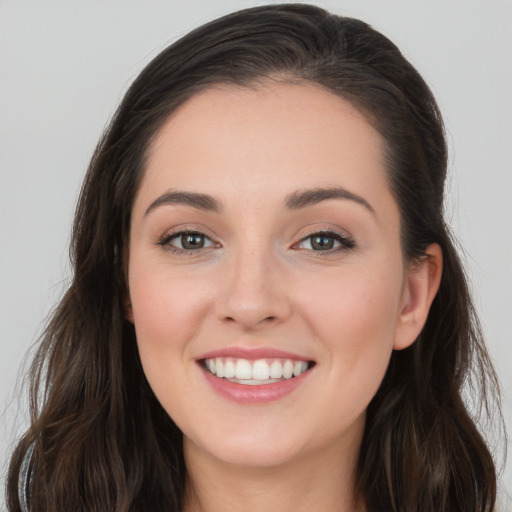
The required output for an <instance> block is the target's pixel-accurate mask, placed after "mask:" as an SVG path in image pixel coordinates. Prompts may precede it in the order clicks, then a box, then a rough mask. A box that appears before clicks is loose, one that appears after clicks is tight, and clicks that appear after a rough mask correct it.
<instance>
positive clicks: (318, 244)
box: [311, 236, 334, 251]
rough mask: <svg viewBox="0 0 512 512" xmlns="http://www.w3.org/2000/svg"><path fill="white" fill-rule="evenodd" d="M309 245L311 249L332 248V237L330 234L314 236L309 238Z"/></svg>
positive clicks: (324, 249)
mask: <svg viewBox="0 0 512 512" xmlns="http://www.w3.org/2000/svg"><path fill="white" fill-rule="evenodd" d="M311 246H312V247H313V249H316V250H319V251H326V250H328V249H332V248H333V246H334V239H333V238H332V236H314V237H313V239H312V240H311Z"/></svg>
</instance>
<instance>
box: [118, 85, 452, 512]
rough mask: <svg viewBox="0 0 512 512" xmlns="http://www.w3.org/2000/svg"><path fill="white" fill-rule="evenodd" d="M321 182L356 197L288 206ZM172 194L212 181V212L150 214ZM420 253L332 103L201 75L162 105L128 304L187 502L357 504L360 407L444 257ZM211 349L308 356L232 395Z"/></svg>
mask: <svg viewBox="0 0 512 512" xmlns="http://www.w3.org/2000/svg"><path fill="white" fill-rule="evenodd" d="M325 187H342V188H343V189H344V190H346V191H349V192H350V193H352V194H355V195H357V196H358V197H359V198H362V199H363V200H364V201H365V202H366V203H367V205H364V204H361V202H359V201H356V200H353V199H347V198H333V199H328V200H324V201H321V202H319V203H317V204H311V205H308V206H305V207H303V208H293V209H290V208H286V206H285V200H286V198H287V197H289V196H290V195H291V194H293V193H295V192H296V191H302V190H305V189H316V188H325ZM170 190H172V191H176V190H179V191H187V192H195V193H201V194H208V195H210V196H212V197H213V198H215V200H216V201H218V202H219V203H220V204H221V205H222V206H221V210H220V211H219V212H213V211H205V210H203V209H200V208H195V207H193V206H191V205H187V204H160V205H158V206H156V207H153V208H151V209H150V211H148V208H149V207H150V205H152V204H153V203H154V201H155V200H157V199H158V198H159V197H161V196H162V194H165V193H166V192H168V191H170ZM183 229H185V230H190V229H192V230H194V231H196V232H200V233H204V234H205V235H206V236H207V237H208V238H204V239H202V240H205V241H206V247H204V248H202V249H194V250H190V251H188V252H184V251H182V250H180V247H181V246H180V241H181V238H179V237H177V238H174V239H172V241H169V236H170V234H173V233H175V232H176V231H180V230H183ZM326 230H331V231H333V232H335V233H338V234H339V235H340V236H341V237H346V238H349V239H350V240H352V243H353V245H354V246H353V247H350V248H349V247H347V248H345V249H344V250H336V249H337V247H338V246H340V247H342V246H343V243H341V245H340V243H339V242H336V243H335V244H334V247H333V249H332V250H327V251H320V250H314V249H313V246H312V245H311V238H308V237H310V236H311V235H312V234H314V233H318V232H325V231H326ZM166 236H167V241H166V245H161V244H160V243H159V242H160V241H161V240H162V239H165V237H166ZM336 236H337V235H336ZM329 240H330V241H331V242H333V239H329ZM342 240H343V239H342ZM427 252H428V253H429V254H430V257H429V258H426V259H424V260H422V261H421V262H415V263H414V264H408V263H406V262H404V261H403V257H402V252H401V247H400V218H399V212H398V207H397V205H396V202H395V200H394V198H393V196H392V194H391V192H390V190H389V187H388V183H387V181H386V171H385V168H384V165H383V141H382V138H381V136H380V135H379V134H378V133H377V132H376V131H375V129H374V128H372V127H371V126H370V124H368V123H367V122H366V120H365V118H364V117H363V116H362V115H361V114H360V113H359V112H358V111H357V110H355V109H354V108H353V107H352V106H351V105H350V104H349V103H347V102H346V101H344V100H343V99H341V98H339V97H337V96H335V95H333V94H331V93H329V92H326V91H325V90H323V89H320V88H319V87H316V86H314V85H311V84H288V83H279V82H275V81H268V82H267V83H264V84H260V85H258V87H255V88H234V87H229V86H219V87H216V88H212V89H210V90H208V91H205V92H202V93H200V94H198V95H196V96H195V97H193V98H192V99H190V100H188V101H187V102H186V103H185V104H184V105H183V106H181V107H180V108H179V109H178V111H176V112H175V113H174V114H173V115H172V116H171V118H170V119H169V120H168V121H167V122H166V124H165V125H164V126H163V127H162V129H161V130H160V132H159V133H158V134H157V137H156V139H155V140H154V143H153V145H152V148H151V150H150V152H149V158H148V163H147V168H146V171H145V175H144V177H143V179H142V183H141V186H140V189H139V191H138V193H137V196H136V199H135V203H134V207H133V212H132V224H131V233H130V246H129V265H128V282H129V294H130V296H129V298H128V299H127V302H128V303H129V304H128V305H127V315H128V316H129V318H130V319H131V320H132V321H133V322H134V324H135V329H136V333H137V340H138V347H139V351H140V356H141V360H142V364H143V367H144V371H145V373H146V376H147V378H148V381H149V383H150V385H151V387H152V389H153V391H154V392H155V394H156V396H157V398H158V399H159V401H160V402H161V404H162V406H163V407H164V408H165V410H166V411H167V412H168V413H169V415H170V416H171V417H172V418H173V419H174V421H175V422H176V423H177V425H178V426H179V427H180V429H181V430H182V432H183V433H184V453H185V459H186V463H187V468H188V471H189V476H190V482H189V492H188V495H187V496H188V497H187V502H186V510H188V511H191V510H201V511H217V510H218V511H220V510H222V511H226V510H247V511H260V510H269V509H270V507H271V508H272V509H278V510H294V511H301V510H316V511H322V510H326V511H327V510H329V511H332V510H341V511H343V510H346V511H349V510H350V511H353V510H356V509H358V507H359V509H364V504H363V503H362V502H360V501H359V502H358V500H357V498H356V497H355V496H354V473H355V467H356V461H357V456H358V451H359V446H360V443H361V437H362V433H363V429H364V423H365V411H366V408H367V405H368V403H369V402H370V400H371V398H372V397H373V396H374V394H375V393H376V391H377V389H378V387H379V385H380V382H381V381H382V378H383V376H384V373H385V371H386V367H387V364H388V361H389V358H390V356H391V353H392V351H393V350H394V349H402V348H405V347H407V346H409V345H410V344H411V343H413V342H414V340H415V338H416V337H417V335H418V334H419V332H420V330H421V328H422V326H423V324H424V322H425V319H426V316H427V314H428V309H429V307H430V304H431V302H432V300H433V297H434V295H435V293H436V291H437V288H438V285H439V279H440V275H441V268H442V258H441V253H440V250H439V247H438V246H436V245H432V246H430V247H429V248H428V251H427ZM223 347H248V348H253V347H274V348H277V349H281V350H286V351H291V352H294V353H297V354H300V355H301V356H304V358H305V359H308V360H314V361H315V362H316V365H315V367H314V368H313V369H312V370H311V373H310V375H309V376H308V378H307V380H305V381H304V382H303V384H302V385H300V386H299V387H298V388H297V389H295V390H294V391H293V392H292V393H290V394H289V395H287V396H285V397H283V398H281V399H279V400H276V401H274V402H270V403H266V404H240V403H236V402H233V401H230V400H228V399H226V398H225V397H223V396H220V395H219V394H217V393H216V392H214V391H213V390H212V388H211V387H210V386H209V385H208V384H207V382H206V380H205V378H204V374H203V370H202V369H201V368H200V366H199V365H198V363H197V358H198V357H199V356H200V355H201V354H204V353H206V352H208V351H211V350H214V349H219V348H223Z"/></svg>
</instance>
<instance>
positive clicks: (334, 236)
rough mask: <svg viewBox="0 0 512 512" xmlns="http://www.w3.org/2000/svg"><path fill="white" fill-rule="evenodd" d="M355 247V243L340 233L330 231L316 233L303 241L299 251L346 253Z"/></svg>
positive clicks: (299, 245)
mask: <svg viewBox="0 0 512 512" xmlns="http://www.w3.org/2000/svg"><path fill="white" fill-rule="evenodd" d="M354 247H355V242H354V240H353V239H352V238H349V237H347V236H345V235H342V234H340V233H331V232H329V231H326V232H320V233H315V234H313V235H310V236H308V237H306V238H304V239H302V240H301V242H300V243H299V244H298V248H299V249H306V250H308V251H315V252H337V251H344V250H345V251H346V250H349V249H352V248H354Z"/></svg>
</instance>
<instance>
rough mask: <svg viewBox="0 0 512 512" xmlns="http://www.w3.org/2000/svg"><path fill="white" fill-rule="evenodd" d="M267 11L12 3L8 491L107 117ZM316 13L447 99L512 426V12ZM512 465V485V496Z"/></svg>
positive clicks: (396, 8)
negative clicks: (379, 37)
mask: <svg viewBox="0 0 512 512" xmlns="http://www.w3.org/2000/svg"><path fill="white" fill-rule="evenodd" d="M262 3H264V2H255V1H249V0H247V1H229V0H216V1H212V0H202V1H200V0H187V1H186V2H183V1H181V0H180V1H169V0H168V1H165V2H162V1H157V0H153V1H151V2H147V1H144V0H139V1H133V0H132V1H129V0H122V1H121V0H119V1H112V0H103V1H94V0H87V1H84V0H82V1H73V0H68V1H64V0H60V1H51V0H45V2H41V1H40V0H34V1H32V2H29V1H25V0H14V1H2V0H0V414H1V416H0V467H1V471H2V473H1V474H2V475H3V474H4V472H5V469H6V466H5V464H6V461H7V453H8V450H9V447H10V446H11V444H12V442H13V439H14V437H15V435H16V433H17V432H19V431H20V430H22V429H23V428H24V426H25V425H26V412H25V411H26V407H25V406H24V403H25V402H24V399H23V398H22V399H21V400H20V398H19V396H18V394H17V393H18V392H17V391H16V381H17V376H18V374H19V367H20V364H21V363H22V361H23V359H24V355H25V353H26V351H27V349H28V348H29V346H30V345H31V344H32V343H33V342H34V340H35V339H36V337H37V334H38V333H39V332H40V329H41V326H42V325H43V321H44V318H45V316H46V315H47V313H48V312H49V311H50V310H51V308H52V306H53V305H54V303H55V302H56V300H57V299H58V298H59V297H60V295H61V293H62V291H63V289H64V286H65V283H66V280H67V278H68V277H69V267H68V262H67V245H68V240H69V231H70V225H71V219H72V215H73V209H74V204H75V201H76V197H77V193H78V191H79V187H80V183H81V180H82V177H83V174H84V171H85V169H86V167H87V163H88V159H89V158H90V156H91V153H92V151H93V148H94V146H95V144H96V141H97V140H98V138H99V136H100V134H101V132H102V130H103V128H104V127H105V125H106V123H107V121H108V119H109V117H110V115H111V114H112V113H113V111H114V108H115V106H116V105H117V103H118V102H119V100H120V99H121V97H122V94H123V92H124V91H125V90H126V89H127V87H128V85H129V83H130V82H131V81H132V80H133V79H134V78H135V76H136V75H137V73H138V72H139V71H140V70H141V69H142V67H143V66H144V65H145V64H146V63H147V62H148V61H149V60H150V59H151V58H152V57H153V56H155V55H156V54H157V53H158V52H159V51H160V50H162V49H163V48H164V47H165V46H166V45H167V44H168V43H169V42H171V41H174V40H175V39H176V38H177V37H179V36H180V35H183V34H184V33H186V32H187V31H188V30H190V29H191V28H193V27H195V26H197V25H199V24H201V23H203V22H205V21H208V20H210V19H212V18H214V17H216V16H218V15H221V14H224V13H227V12H229V11H232V10H235V9H238V8H243V7H248V6H252V5H258V4H262ZM311 3H316V4H318V5H321V6H324V7H326V8H328V9H330V10H332V11H334V12H337V13H340V14H345V15H349V16H354V17H360V18H361V19H363V20H365V21H367V22H369V23H370V24H372V25H373V26H374V27H376V28H377V29H379V30H381V31H382V32H383V33H384V34H386V35H387V36H389V37H390V38H391V39H392V40H393V41H395V43H397V44H398V46H399V47H400V48H401V49H402V51H403V52H404V53H405V55H406V56H407V57H408V58H409V59H410V60H411V61H412V63H413V64H414V65H415V66H416V67H417V68H418V70H419V71H420V72H421V73H422V74H423V76H424V77H425V79H426V80H427V82H428V83H429V84H430V85H431V87H432V89H433V91H434V93H435V95H436V96H437V99H438V101H439V104H440V106H441V110H442V112H443V113H444V116H445V122H446V128H447V134H448V141H449V146H450V172H451V178H450V183H449V189H448V192H449V197H448V202H447V212H448V218H449V220H450V223H451V225H452V226H453V229H454V230H455V232H456V233H457V235H458V237H459V239H460V241H461V244H462V246H463V247H464V249H465V259H466V261H467V269H468V273H469V275H470V279H471V283H472V288H473V290H474V292H475V297H476V301H477V305H478V310H479V312H480V314H481V318H482V324H483V328H484V331H485V333H486V335H487V339H488V343H489V349H490V352H491V355H492V357H493V359H494V361H495V363H496V366H497V368H498V371H499V375H500V378H501V381H502V386H503V395H504V397H503V398H504V409H505V415H506V420H507V422H508V425H509V426H510V424H511V423H512V405H511V404H512V339H511V338H512V337H511V332H512V236H511V235H512V169H511V162H512V149H511V148H512V92H511V91H512V64H511V63H512V30H511V27H512V2H511V1H510V0H508V1H498V0H485V1H472V0H460V1H455V0H448V1H447V0H439V1H436V0H429V1H428V2H425V1H424V0H395V1H391V0H365V1H361V0H352V1H341V0H338V1H316V2H311ZM510 432H511V431H510V429H509V435H510ZM503 451H504V448H503V446H502V447H501V449H500V450H499V452H498V453H497V457H498V460H499V461H502V459H503ZM510 452H511V455H510V457H509V463H508V465H507V466H506V470H505V473H504V475H503V477H502V480H503V482H504V483H505V487H507V488H508V493H509V494H512V463H511V461H510V459H512V450H510ZM0 484H3V480H2V479H0ZM1 504H2V501H1V500H0V509H1V508H2V505H1Z"/></svg>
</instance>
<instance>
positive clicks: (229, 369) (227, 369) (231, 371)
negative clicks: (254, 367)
mask: <svg viewBox="0 0 512 512" xmlns="http://www.w3.org/2000/svg"><path fill="white" fill-rule="evenodd" d="M234 376H235V363H234V362H233V361H232V360H231V359H226V363H225V364H224V377H226V379H232V378H233V377H234Z"/></svg>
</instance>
